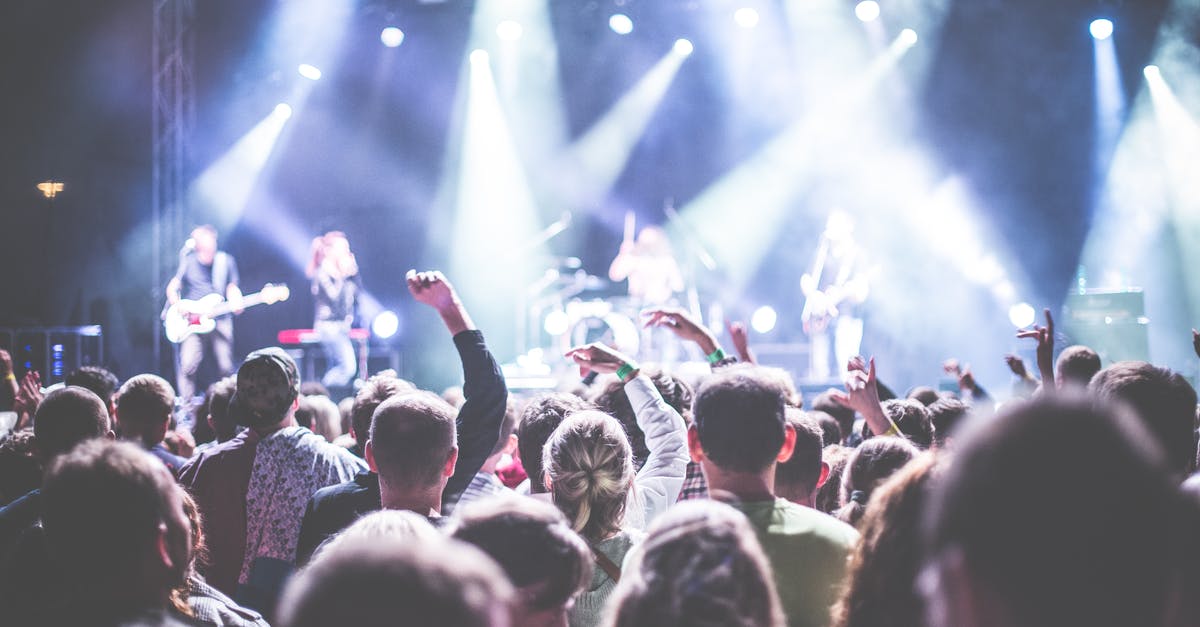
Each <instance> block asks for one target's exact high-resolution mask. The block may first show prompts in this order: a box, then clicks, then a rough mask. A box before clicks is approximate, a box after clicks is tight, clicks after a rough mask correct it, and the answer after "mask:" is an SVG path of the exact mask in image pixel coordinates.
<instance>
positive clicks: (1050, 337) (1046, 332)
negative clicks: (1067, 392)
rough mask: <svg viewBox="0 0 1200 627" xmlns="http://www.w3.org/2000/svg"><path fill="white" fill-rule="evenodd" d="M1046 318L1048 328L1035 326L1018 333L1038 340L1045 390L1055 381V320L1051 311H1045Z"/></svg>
mask: <svg viewBox="0 0 1200 627" xmlns="http://www.w3.org/2000/svg"><path fill="white" fill-rule="evenodd" d="M1042 312H1043V313H1044V314H1045V316H1046V326H1044V327H1043V326H1041V325H1035V326H1034V327H1033V328H1032V329H1026V330H1024V331H1017V337H1020V338H1033V339H1035V340H1037V364H1038V371H1039V372H1041V375H1042V387H1043V389H1045V388H1046V387H1047V386H1049V385H1050V382H1051V381H1054V318H1053V317H1052V316H1051V315H1050V310H1049V309H1043V310H1042Z"/></svg>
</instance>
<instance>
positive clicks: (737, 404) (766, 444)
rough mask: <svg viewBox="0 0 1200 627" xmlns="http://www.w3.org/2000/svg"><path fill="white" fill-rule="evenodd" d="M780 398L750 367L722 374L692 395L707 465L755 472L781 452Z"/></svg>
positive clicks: (782, 401) (768, 380) (764, 377)
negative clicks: (694, 400)
mask: <svg viewBox="0 0 1200 627" xmlns="http://www.w3.org/2000/svg"><path fill="white" fill-rule="evenodd" d="M784 404H785V398H784V394H783V393H782V392H781V391H780V389H779V387H778V386H777V385H775V384H773V383H772V379H771V378H770V377H769V376H767V375H766V374H765V373H763V372H762V371H761V370H760V369H759V368H757V367H755V366H740V365H739V366H736V367H731V368H726V369H723V370H721V371H719V372H716V373H714V374H713V375H712V376H710V377H709V378H708V379H706V380H705V381H704V382H703V383H702V384H701V385H700V389H699V391H697V393H696V404H695V410H694V411H693V415H694V417H695V421H696V430H697V432H698V434H699V436H700V445H701V446H702V447H703V449H704V455H705V457H707V459H708V460H709V461H711V462H712V463H713V464H714V465H715V466H717V467H718V468H720V469H721V470H725V471H728V472H741V473H757V472H762V471H763V470H766V469H767V468H770V467H771V465H772V464H774V463H775V458H776V457H777V456H778V455H779V451H780V449H781V448H782V447H783V443H784V434H785V427H784V425H785V423H786V420H785V418H784Z"/></svg>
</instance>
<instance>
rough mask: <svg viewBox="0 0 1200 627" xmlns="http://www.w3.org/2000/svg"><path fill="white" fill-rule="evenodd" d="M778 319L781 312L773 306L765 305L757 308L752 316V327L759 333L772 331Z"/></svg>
mask: <svg viewBox="0 0 1200 627" xmlns="http://www.w3.org/2000/svg"><path fill="white" fill-rule="evenodd" d="M778 320H779V314H777V313H775V310H774V309H772V308H771V307H768V306H766V305H763V306H762V307H759V308H758V309H755V310H754V315H752V316H750V327H751V328H753V329H754V330H755V331H757V332H759V333H770V332H771V330H772V329H774V328H775V323H776V322H777V321H778Z"/></svg>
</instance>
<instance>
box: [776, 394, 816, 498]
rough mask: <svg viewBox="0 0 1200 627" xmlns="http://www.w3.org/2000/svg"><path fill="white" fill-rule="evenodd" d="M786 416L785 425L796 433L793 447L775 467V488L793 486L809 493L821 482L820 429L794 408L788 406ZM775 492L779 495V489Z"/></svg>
mask: <svg viewBox="0 0 1200 627" xmlns="http://www.w3.org/2000/svg"><path fill="white" fill-rule="evenodd" d="M786 415H787V421H788V424H790V425H792V428H793V429H795V430H796V448H795V449H794V450H793V451H792V456H791V457H790V458H789V459H788V460H787V461H786V462H779V463H778V464H776V465H775V485H776V486H779V485H780V484H781V483H782V484H785V485H794V486H797V487H798V488H799V491H801V492H804V493H805V494H811V493H812V492H813V491H814V490H816V489H817V482H818V481H820V480H821V465H822V461H821V451H822V450H823V449H824V448H825V447H824V446H823V437H822V434H821V428H820V427H818V426H817V421H816V420H814V419H813V417H812V414H811V413H805V412H803V411H801V410H799V409H796V408H795V407H788V408H787V412H786ZM826 415H828V414H826ZM776 491H777V492H782V490H779V489H778V487H777V488H776Z"/></svg>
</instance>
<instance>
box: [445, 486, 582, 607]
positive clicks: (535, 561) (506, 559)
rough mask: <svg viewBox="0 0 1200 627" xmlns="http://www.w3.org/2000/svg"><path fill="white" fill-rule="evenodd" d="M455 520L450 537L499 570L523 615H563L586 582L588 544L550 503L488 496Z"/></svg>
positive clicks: (471, 505)
mask: <svg viewBox="0 0 1200 627" xmlns="http://www.w3.org/2000/svg"><path fill="white" fill-rule="evenodd" d="M454 518H455V520H454V522H453V523H452V525H453V526H452V527H451V530H450V535H451V537H453V538H456V539H458V540H462V541H464V542H468V543H470V544H473V545H475V546H476V547H478V548H479V549H480V550H482V551H483V552H484V553H487V554H488V556H489V557H491V558H492V559H493V560H495V561H496V563H497V564H499V565H500V568H502V569H504V572H505V574H506V575H508V580H509V581H510V582H511V583H512V584H513V586H514V587H515V588H516V589H517V590H518V592H519V594H518V600H519V601H518V604H519V605H521V606H523V607H522V608H520V609H522V610H524V614H525V615H529V614H535V613H539V612H555V611H557V612H566V610H567V609H568V608H569V607H570V604H571V601H572V600H573V599H574V598H575V595H576V594H578V593H579V591H580V590H582V589H583V587H584V586H585V585H586V584H587V583H588V582H589V581H591V577H592V554H591V551H590V550H589V549H588V546H587V543H585V542H584V541H583V539H582V538H580V537H579V534H577V533H575V532H574V531H572V530H571V526H570V525H569V524H568V523H567V519H566V518H565V517H564V516H563V514H562V512H560V511H559V510H558V509H557V508H555V507H554V506H553V505H550V504H549V503H545V502H542V501H538V500H534V499H527V498H522V497H517V496H507V497H497V498H488V499H483V500H480V501H475V502H471V503H467V504H465V505H464V506H463V507H462V508H461V509H458V510H456V511H455V512H454ZM563 615H565V614H563ZM514 618H516V617H514ZM526 621H528V619H526ZM514 622H515V623H523V621H522V620H514Z"/></svg>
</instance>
